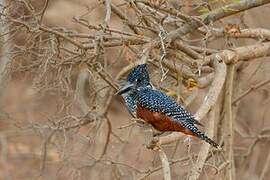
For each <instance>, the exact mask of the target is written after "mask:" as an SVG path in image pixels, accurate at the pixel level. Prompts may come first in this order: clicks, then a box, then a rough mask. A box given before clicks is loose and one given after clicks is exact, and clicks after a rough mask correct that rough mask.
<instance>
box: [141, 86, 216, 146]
mask: <svg viewBox="0 0 270 180" xmlns="http://www.w3.org/2000/svg"><path fill="white" fill-rule="evenodd" d="M137 101H138V103H140V105H141V106H143V107H144V108H147V109H148V110H150V111H152V112H161V113H163V114H165V115H166V116H169V117H170V118H172V119H173V120H174V121H176V122H178V123H180V124H181V125H182V126H183V127H184V128H187V129H189V130H190V131H192V132H193V133H194V134H195V135H196V136H197V137H199V138H200V139H202V140H205V141H206V142H207V143H209V144H211V145H213V146H214V147H218V144H217V143H215V142H214V141H213V140H211V139H210V138H209V137H207V136H206V135H204V134H203V133H202V132H200V131H199V129H198V128H197V127H196V126H195V124H200V123H199V122H198V121H197V120H196V119H195V118H194V117H193V116H192V114H191V113H189V112H188V111H186V110H185V109H184V108H183V107H182V106H181V105H179V104H178V103H177V102H176V101H175V100H174V99H173V98H171V97H169V96H167V95H166V94H165V93H163V92H160V91H157V90H153V89H151V88H141V89H139V91H138V94H137Z"/></svg>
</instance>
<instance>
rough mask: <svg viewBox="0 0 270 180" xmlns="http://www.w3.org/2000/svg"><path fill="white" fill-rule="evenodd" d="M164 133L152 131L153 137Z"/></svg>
mask: <svg viewBox="0 0 270 180" xmlns="http://www.w3.org/2000/svg"><path fill="white" fill-rule="evenodd" d="M162 134H164V132H153V137H158V136H161V135H162Z"/></svg>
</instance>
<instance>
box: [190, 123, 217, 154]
mask: <svg viewBox="0 0 270 180" xmlns="http://www.w3.org/2000/svg"><path fill="white" fill-rule="evenodd" d="M185 126H186V128H188V129H189V130H190V131H191V132H193V133H194V135H195V136H197V137H198V138H200V139H201V140H203V141H205V142H207V143H208V144H210V145H212V146H214V147H215V148H217V149H220V146H219V145H218V144H217V143H216V142H215V141H214V140H212V139H211V138H209V137H208V136H206V135H205V134H204V133H203V132H201V131H200V130H199V129H198V128H197V127H196V126H194V125H193V124H190V123H189V124H186V125H185Z"/></svg>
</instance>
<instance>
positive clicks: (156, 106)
mask: <svg viewBox="0 0 270 180" xmlns="http://www.w3.org/2000/svg"><path fill="white" fill-rule="evenodd" d="M116 95H121V96H122V97H123V98H124V101H125V104H126V106H127V108H128V110H129V112H130V113H131V114H132V115H133V116H135V117H137V118H140V119H143V120H144V121H145V122H147V123H149V124H151V125H152V126H153V127H154V128H155V129H156V130H158V131H160V132H167V131H177V132H181V133H184V134H186V135H191V136H195V137H198V138H199V139H201V140H204V141H205V142H207V143H209V144H210V145H212V146H214V147H215V148H219V145H218V144H217V143H216V142H215V141H214V140H212V139H211V138H209V137H208V136H207V135H205V134H204V133H203V132H201V131H200V130H199V129H198V127H197V126H203V125H202V124H201V123H200V122H199V121H197V120H196V119H195V117H194V116H193V115H192V114H191V113H190V112H189V111H187V110H186V109H185V108H184V107H183V106H182V105H180V104H178V103H177V102H176V100H175V99H173V98H172V97H170V96H168V95H166V94H165V93H164V92H162V91H159V90H157V89H155V88H153V86H152V85H151V83H150V78H149V73H148V68H147V64H140V65H137V66H136V67H134V68H133V69H132V70H131V72H130V73H129V74H128V76H127V79H126V83H125V85H124V86H123V87H121V88H120V89H119V90H118V92H117V93H116Z"/></svg>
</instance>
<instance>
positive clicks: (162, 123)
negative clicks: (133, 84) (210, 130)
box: [137, 103, 194, 135]
mask: <svg viewBox="0 0 270 180" xmlns="http://www.w3.org/2000/svg"><path fill="white" fill-rule="evenodd" d="M137 117H139V118H141V119H143V120H145V121H146V122H147V123H150V124H151V125H152V126H153V127H154V128H155V129H157V130H159V131H178V132H183V133H185V134H188V135H194V133H193V132H191V131H190V130H189V129H187V128H184V127H183V126H182V125H181V124H180V123H179V122H177V121H175V120H173V119H171V118H170V117H168V116H166V115H165V114H163V113H161V112H153V111H150V110H149V109H147V108H145V107H143V106H141V105H140V103H137Z"/></svg>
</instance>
